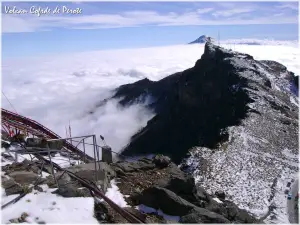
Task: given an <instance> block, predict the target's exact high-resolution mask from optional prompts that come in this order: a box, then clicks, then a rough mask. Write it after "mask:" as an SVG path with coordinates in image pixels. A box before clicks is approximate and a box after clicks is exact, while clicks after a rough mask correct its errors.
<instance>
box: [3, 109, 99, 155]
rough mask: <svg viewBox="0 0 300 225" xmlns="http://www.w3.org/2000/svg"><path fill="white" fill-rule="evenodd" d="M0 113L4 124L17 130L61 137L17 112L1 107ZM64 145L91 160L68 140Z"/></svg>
mask: <svg viewBox="0 0 300 225" xmlns="http://www.w3.org/2000/svg"><path fill="white" fill-rule="evenodd" d="M1 114H2V123H3V122H5V124H9V126H12V127H14V128H17V129H19V130H26V131H27V132H28V133H31V134H33V135H41V136H44V137H46V138H51V139H60V138H61V137H60V136H59V135H58V134H56V133H54V132H53V131H51V130H50V129H48V128H47V127H45V126H43V125H42V124H40V123H38V122H36V121H34V120H32V119H29V118H27V117H24V116H21V115H19V114H16V113H13V112H11V111H8V110H6V109H3V108H1ZM64 147H65V148H67V149H69V150H70V151H72V152H75V153H77V154H78V155H80V156H82V157H84V156H86V158H87V159H89V160H93V158H92V157H90V156H88V155H85V154H84V153H83V152H82V151H81V150H80V149H78V148H76V147H75V146H73V145H72V144H71V143H69V142H68V141H65V142H64Z"/></svg>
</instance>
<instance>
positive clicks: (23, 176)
mask: <svg viewBox="0 0 300 225" xmlns="http://www.w3.org/2000/svg"><path fill="white" fill-rule="evenodd" d="M9 176H10V177H12V178H13V179H14V180H15V181H16V182H17V183H19V184H21V185H29V184H33V183H34V182H35V181H36V180H37V178H38V175H37V174H36V173H33V172H29V171H15V172H12V173H10V174H9Z"/></svg>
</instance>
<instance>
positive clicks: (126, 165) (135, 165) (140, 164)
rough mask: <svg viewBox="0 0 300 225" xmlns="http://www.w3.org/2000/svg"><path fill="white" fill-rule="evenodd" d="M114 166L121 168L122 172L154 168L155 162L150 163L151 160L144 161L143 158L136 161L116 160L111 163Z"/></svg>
mask: <svg viewBox="0 0 300 225" xmlns="http://www.w3.org/2000/svg"><path fill="white" fill-rule="evenodd" d="M111 166H112V167H114V168H116V167H117V168H119V169H121V170H122V171H123V172H124V173H130V172H134V171H140V170H151V169H154V168H155V164H153V163H151V161H146V160H144V159H142V160H138V161H137V162H125V161H123V162H116V163H112V164H111Z"/></svg>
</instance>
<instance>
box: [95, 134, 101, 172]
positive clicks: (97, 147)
mask: <svg viewBox="0 0 300 225" xmlns="http://www.w3.org/2000/svg"><path fill="white" fill-rule="evenodd" d="M95 142H96V150H97V157H98V160H97V161H98V167H99V172H100V171H101V167H100V157H99V145H98V143H97V137H96V135H95Z"/></svg>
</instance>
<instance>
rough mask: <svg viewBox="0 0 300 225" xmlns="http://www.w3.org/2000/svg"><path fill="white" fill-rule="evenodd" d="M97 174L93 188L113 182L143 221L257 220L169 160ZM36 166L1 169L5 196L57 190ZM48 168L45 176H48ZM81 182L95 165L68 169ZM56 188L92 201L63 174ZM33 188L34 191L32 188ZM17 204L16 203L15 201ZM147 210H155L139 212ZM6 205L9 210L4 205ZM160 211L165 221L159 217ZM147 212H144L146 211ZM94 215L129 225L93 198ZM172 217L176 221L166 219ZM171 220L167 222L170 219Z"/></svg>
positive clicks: (119, 166) (91, 174)
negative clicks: (50, 189) (212, 193)
mask: <svg viewBox="0 0 300 225" xmlns="http://www.w3.org/2000/svg"><path fill="white" fill-rule="evenodd" d="M99 165H100V168H101V171H98V172H97V175H98V181H97V184H98V185H99V187H101V189H102V190H103V191H106V190H107V188H108V187H110V181H111V180H112V179H114V180H115V181H116V182H117V186H118V187H119V190H120V192H121V193H122V194H123V195H124V196H125V200H126V202H127V205H128V207H126V209H127V210H128V211H130V212H131V213H133V214H134V215H136V216H137V217H138V218H141V219H142V220H144V221H145V222H147V223H170V222H172V223H174V222H179V223H232V222H234V223H257V222H259V220H257V219H256V218H255V217H253V216H252V215H250V214H249V213H248V212H247V211H245V210H243V209H240V208H238V207H237V206H236V205H235V204H234V203H232V202H231V201H228V200H227V199H226V194H225V193H224V192H223V191H222V190H219V191H218V192H216V193H215V194H214V195H209V194H208V193H207V192H206V191H205V190H204V189H203V188H202V187H201V186H196V185H195V181H194V179H193V178H192V177H191V176H189V175H188V174H186V173H184V172H183V171H182V170H180V169H179V167H178V166H177V165H176V164H174V163H173V162H171V160H170V159H169V158H168V157H165V156H159V155H157V156H156V157H154V158H153V159H147V158H143V159H140V160H138V161H134V162H127V161H119V162H116V163H112V164H111V165H108V164H107V163H105V162H99ZM39 167H40V162H39V161H35V160H33V161H29V160H24V161H23V162H19V163H12V164H8V165H6V166H3V167H2V171H3V172H4V174H2V187H3V188H4V189H5V193H6V195H12V194H20V193H22V192H23V191H24V190H26V193H30V192H33V191H34V192H35V193H36V194H38V193H39V192H43V188H42V186H43V185H47V186H49V187H52V188H56V187H57V186H56V184H55V182H54V179H53V177H52V176H51V175H49V176H46V177H44V178H42V177H41V178H40V179H39V181H38V183H36V180H37V178H38V177H39V175H40V174H39V173H40V170H39ZM48 169H50V168H49V167H46V168H45V172H50V171H49V170H48ZM67 169H68V170H70V171H72V172H75V173H76V174H77V175H79V176H80V177H82V178H85V179H88V180H94V175H95V170H94V164H93V163H91V164H80V165H76V166H72V167H69V168H67ZM55 176H56V178H57V179H58V184H59V188H57V189H56V190H55V191H54V192H53V194H56V195H60V196H63V197H65V198H70V197H71V198H76V197H91V193H90V192H89V190H88V189H87V188H84V187H82V186H81V185H80V184H79V183H78V182H75V181H74V180H72V178H71V177H70V176H69V175H67V174H62V172H57V173H56V174H55ZM33 184H35V185H34V187H33ZM15 204H17V203H15ZM145 206H147V207H151V208H153V209H154V212H152V213H149V212H143V208H145ZM8 207H9V206H8ZM156 210H160V211H161V212H163V213H164V214H166V215H169V217H167V219H165V218H166V217H164V216H162V215H163V214H160V215H158V213H157V212H155V211H156ZM144 211H145V210H144ZM26 215H27V216H28V215H30V212H26V209H24V213H23V214H22V215H20V217H19V218H11V222H13V223H21V222H26V217H27V216H26ZM94 216H95V217H96V218H97V220H98V221H99V222H100V223H127V221H126V220H125V219H124V218H123V217H122V216H120V215H119V214H118V213H116V212H115V211H114V210H113V209H112V208H111V207H110V206H109V205H108V204H107V203H105V202H104V201H99V199H95V205H94ZM170 216H174V217H170ZM170 218H171V219H170Z"/></svg>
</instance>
